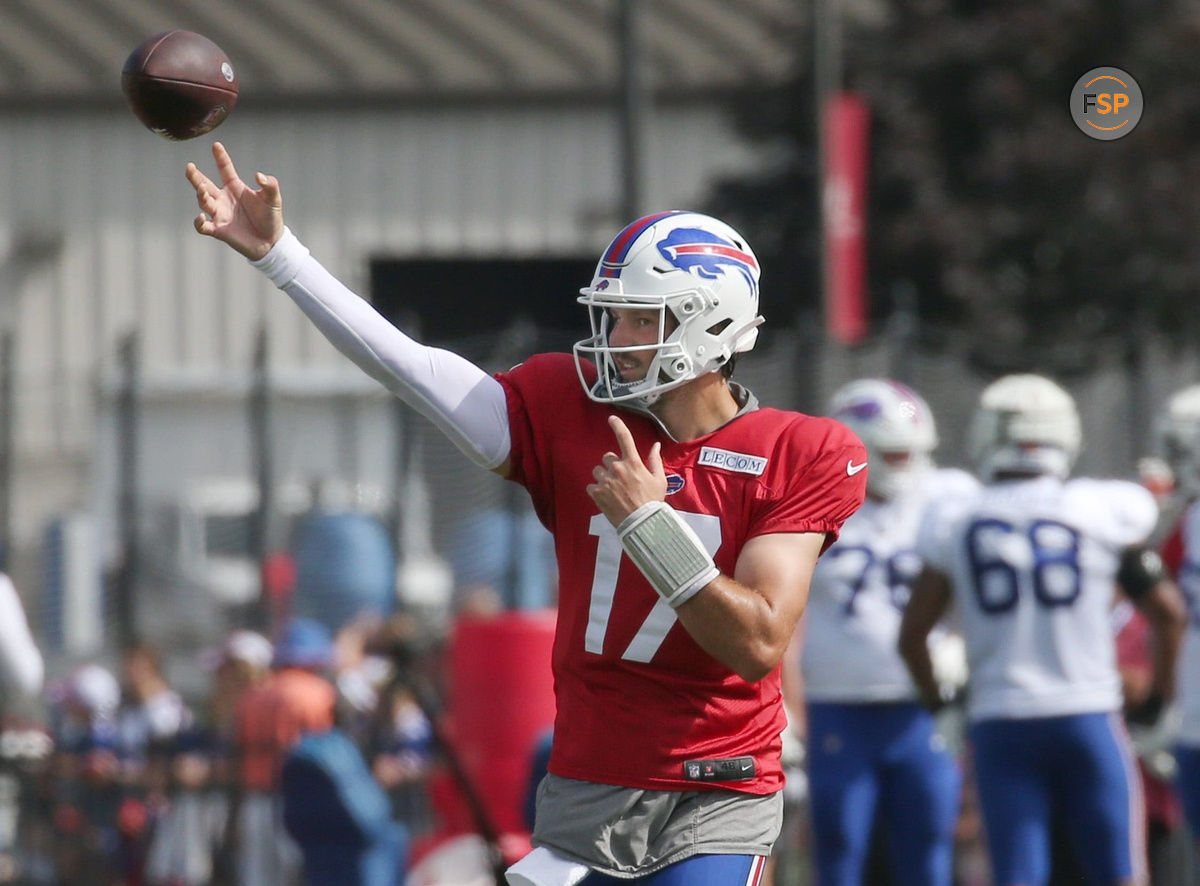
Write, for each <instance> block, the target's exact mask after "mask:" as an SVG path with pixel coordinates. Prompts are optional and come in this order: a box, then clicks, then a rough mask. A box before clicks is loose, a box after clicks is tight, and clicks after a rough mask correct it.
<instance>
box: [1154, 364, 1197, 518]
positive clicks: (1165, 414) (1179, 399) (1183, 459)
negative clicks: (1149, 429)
mask: <svg viewBox="0 0 1200 886" xmlns="http://www.w3.org/2000/svg"><path fill="white" fill-rule="evenodd" d="M1155 436H1156V437H1157V443H1158V448H1159V450H1160V452H1161V454H1162V457H1163V459H1165V460H1166V462H1167V465H1168V466H1170V468H1171V472H1172V473H1173V474H1174V475H1175V485H1176V487H1177V488H1178V489H1179V490H1180V491H1181V492H1183V493H1184V494H1185V495H1187V496H1189V497H1190V496H1195V495H1198V494H1200V385H1190V386H1189V387H1186V388H1182V389H1181V390H1178V391H1176V392H1175V393H1174V394H1172V395H1171V396H1170V397H1169V398H1168V399H1167V402H1166V405H1165V406H1164V407H1163V411H1162V414H1161V415H1159V417H1158V422H1157V424H1156V427H1155Z"/></svg>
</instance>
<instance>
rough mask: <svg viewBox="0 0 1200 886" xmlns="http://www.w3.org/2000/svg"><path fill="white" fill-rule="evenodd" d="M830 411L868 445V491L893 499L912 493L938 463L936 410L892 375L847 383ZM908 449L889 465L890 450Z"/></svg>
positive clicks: (832, 402) (833, 399) (878, 496)
mask: <svg viewBox="0 0 1200 886" xmlns="http://www.w3.org/2000/svg"><path fill="white" fill-rule="evenodd" d="M829 414H830V415H831V416H833V417H834V418H836V419H837V420H838V421H840V422H842V424H844V425H846V426H847V427H848V428H850V430H852V431H854V433H855V434H857V435H858V438H859V439H860V440H862V442H863V444H864V445H865V446H866V447H867V455H868V459H869V461H870V464H871V466H870V467H869V468H868V469H867V471H868V473H867V492H868V493H870V494H871V495H873V496H876V497H877V498H882V499H891V498H895V497H896V496H897V495H899V494H901V493H903V492H907V491H908V490H909V489H911V488H912V486H913V485H914V484H915V483H916V481H917V479H918V477H919V476H920V472H921V471H923V470H925V469H926V468H927V467H929V465H930V464H931V463H932V458H931V454H932V452H933V450H934V449H935V448H936V447H937V442H938V440H937V428H936V427H935V426H934V421H933V413H932V412H930V410H929V404H928V403H926V402H925V401H924V400H923V399H922V398H921V396H920V395H919V394H917V392H916V391H913V390H910V389H909V388H906V387H905V386H904V385H902V384H900V383H899V382H895V381H891V380H890V379H886V378H861V379H858V380H857V381H852V382H849V383H848V384H845V385H842V387H840V388H838V390H837V391H836V392H835V393H834V395H833V397H832V398H831V399H830V401H829ZM892 453H897V454H907V455H908V456H909V457H908V459H907V461H904V462H903V463H892V464H889V462H888V460H887V459H886V458H885V457H884V456H885V454H892Z"/></svg>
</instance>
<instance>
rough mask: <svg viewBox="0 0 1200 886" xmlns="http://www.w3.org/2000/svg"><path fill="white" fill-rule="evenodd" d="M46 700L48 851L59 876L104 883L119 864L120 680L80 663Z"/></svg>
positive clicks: (78, 881) (65, 879)
mask: <svg viewBox="0 0 1200 886" xmlns="http://www.w3.org/2000/svg"><path fill="white" fill-rule="evenodd" d="M51 701H52V702H53V708H52V711H51V713H52V721H53V725H54V738H55V747H56V751H55V754H54V759H53V763H52V770H51V772H52V777H53V778H54V798H53V829H54V840H53V843H54V849H53V852H52V855H53V857H54V859H55V862H56V865H57V868H58V871H57V873H58V877H59V881H60V882H62V883H70V884H73V886H75V884H80V886H86V884H92V883H98V884H99V883H104V884H107V883H108V882H110V877H111V874H110V873H109V872H111V871H114V870H117V868H118V849H119V840H118V828H117V824H118V823H117V815H118V809H119V805H120V800H121V797H122V791H121V783H120V777H119V776H120V766H119V762H118V759H117V733H116V715H117V708H118V706H119V705H120V701H121V688H120V684H119V683H118V682H117V679H116V677H114V676H113V674H112V673H111V672H110V671H109V670H107V669H106V668H104V667H102V666H100V665H98V664H85V665H82V666H80V667H78V668H77V669H75V671H74V672H73V673H72V674H71V675H70V677H68V678H67V680H66V681H65V683H63V684H62V685H59V686H56V687H54V691H53V692H52V697H51Z"/></svg>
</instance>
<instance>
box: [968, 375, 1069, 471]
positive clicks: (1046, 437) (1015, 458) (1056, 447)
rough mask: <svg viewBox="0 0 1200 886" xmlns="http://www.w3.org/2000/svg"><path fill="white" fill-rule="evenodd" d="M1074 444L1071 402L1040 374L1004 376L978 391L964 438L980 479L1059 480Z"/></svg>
mask: <svg viewBox="0 0 1200 886" xmlns="http://www.w3.org/2000/svg"><path fill="white" fill-rule="evenodd" d="M1079 443H1080V431H1079V413H1078V412H1076V410H1075V401H1074V400H1073V399H1072V398H1071V395H1070V394H1068V393H1067V392H1066V391H1065V390H1063V389H1062V388H1061V387H1059V386H1058V385H1057V384H1055V383H1054V382H1052V381H1051V380H1050V379H1048V378H1045V377H1043V376H1040V375H1006V376H1004V377H1003V378H999V379H997V380H996V381H994V382H992V383H991V384H990V385H988V386H987V387H986V388H984V390H983V393H982V394H980V396H979V405H978V406H977V407H976V409H975V416H974V418H973V419H972V421H971V427H970V430H969V432H968V435H967V448H968V451H969V452H970V456H971V460H972V461H974V463H975V465H976V466H977V468H978V470H979V474H980V476H981V477H983V479H984V480H991V479H992V478H994V477H995V475H996V474H998V473H1001V472H1013V473H1019V474H1051V475H1053V476H1056V477H1061V478H1063V479H1065V478H1066V477H1067V475H1068V474H1070V473H1071V467H1072V465H1074V464H1075V457H1076V456H1077V455H1078V454H1079Z"/></svg>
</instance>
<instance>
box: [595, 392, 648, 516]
mask: <svg viewBox="0 0 1200 886" xmlns="http://www.w3.org/2000/svg"><path fill="white" fill-rule="evenodd" d="M608 426H609V427H610V428H612V430H613V433H614V434H615V435H616V437H617V448H618V449H619V450H620V452H606V453H604V457H603V458H602V459H601V461H600V464H598V465H596V467H595V469H594V470H593V471H592V476H593V477H595V478H596V482H595V483H589V484H588V486H587V494H588V495H590V496H591V497H592V501H594V502H595V503H596V504H597V505H598V506H599V508H600V512H601V513H602V514H604V516H605V517H607V518H608V522H610V523H612V525H613V526H619V525H620V523H621V521H622V520H624V519H625V518H626V517H628V516H629V515H630V514H632V513H633V512H634V511H636V510H637V509H638V508H639V507H641V506H642V505H644V504H645V503H646V502H648V501H656V500H657V501H663V500H664V499H665V498H666V497H667V474H666V471H664V470H663V463H662V445H661V444H660V443H655V444H654V445H653V446H651V447H650V454H649V455H648V456H647V458H646V461H645V462H643V461H642V457H641V455H639V454H638V451H637V444H636V443H634V441H633V434H631V433H630V432H629V428H627V427H625V422H623V421H621V419H620V418H619V417H618V416H615V415H610V416H609V418H608Z"/></svg>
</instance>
